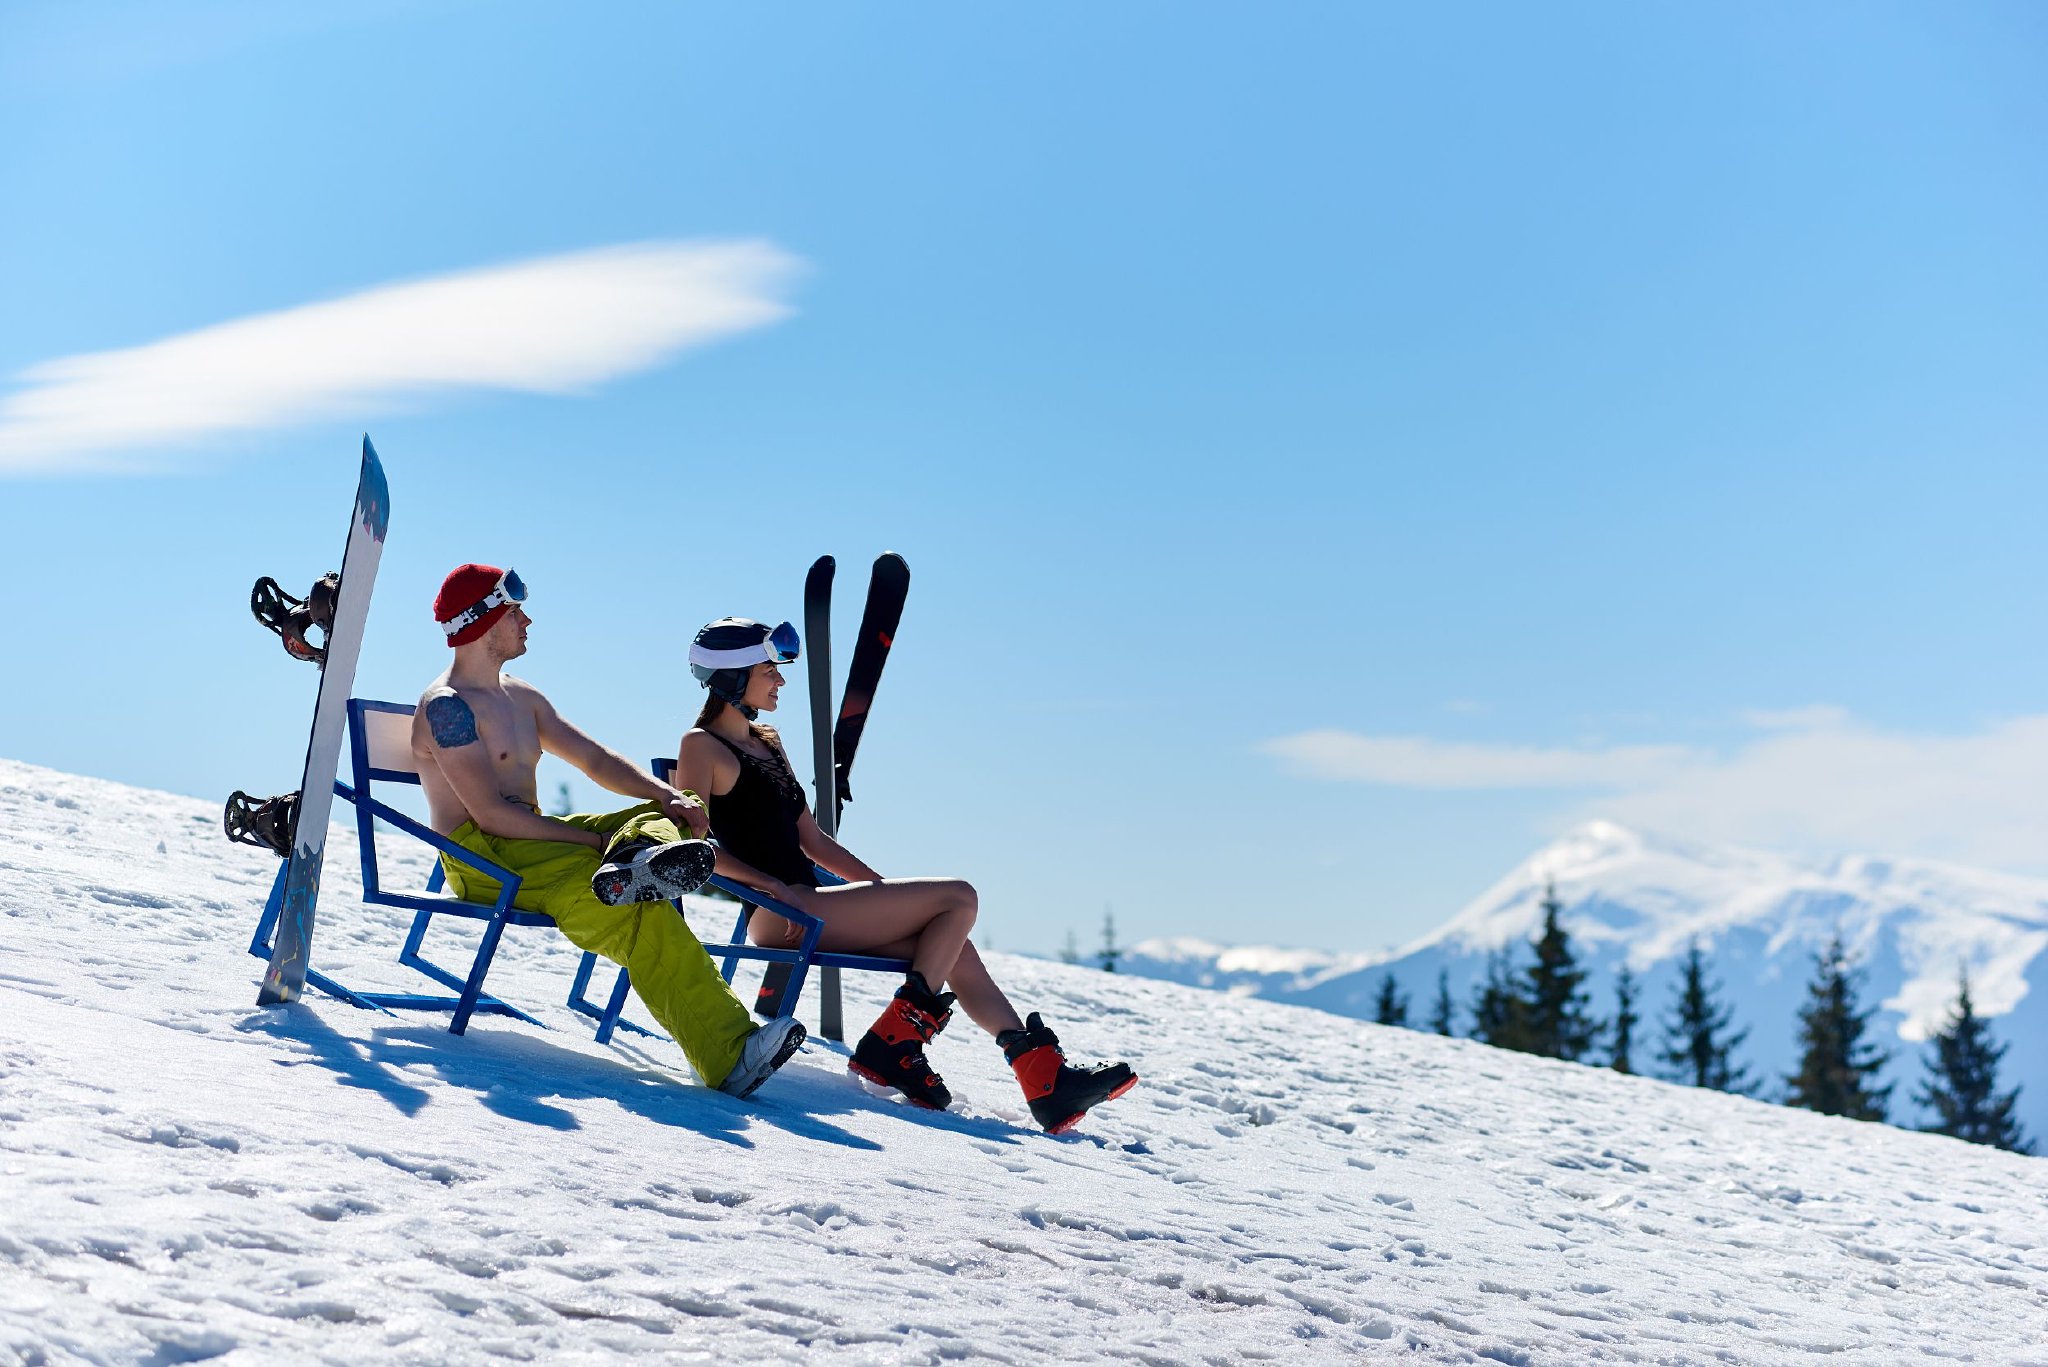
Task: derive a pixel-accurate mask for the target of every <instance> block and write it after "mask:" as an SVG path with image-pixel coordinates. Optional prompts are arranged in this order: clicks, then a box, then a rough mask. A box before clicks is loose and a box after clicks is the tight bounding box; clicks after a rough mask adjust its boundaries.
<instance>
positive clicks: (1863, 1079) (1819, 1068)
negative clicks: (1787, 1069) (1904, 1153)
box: [1785, 932, 1892, 1120]
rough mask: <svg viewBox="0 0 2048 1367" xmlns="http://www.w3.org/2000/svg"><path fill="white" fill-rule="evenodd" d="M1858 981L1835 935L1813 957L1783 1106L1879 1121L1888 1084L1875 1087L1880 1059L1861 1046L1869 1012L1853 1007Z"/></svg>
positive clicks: (1879, 1052) (1872, 1049) (1881, 1064)
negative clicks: (1797, 1051) (1793, 1070)
mask: <svg viewBox="0 0 2048 1367" xmlns="http://www.w3.org/2000/svg"><path fill="white" fill-rule="evenodd" d="M1861 978H1862V975H1861V974H1860V973H1859V972H1857V970H1856V968H1855V966H1854V965H1853V964H1851V963H1850V962H1849V956H1848V951H1847V950H1845V949H1844V948H1843V947H1842V937H1841V935H1840V933H1839V932H1838V933H1837V934H1836V935H1835V936H1834V938H1833V939H1831V940H1829V941H1828V945H1827V948H1826V949H1823V950H1822V951H1821V952H1820V953H1818V954H1816V955H1814V973H1813V980H1812V981H1811V982H1809V983H1808V984H1807V985H1806V1005H1805V1006H1802V1007H1801V1008H1799V1046H1800V1056H1799V1071H1798V1072H1796V1073H1793V1074H1791V1075H1790V1076H1789V1077H1787V1078H1786V1079H1785V1085H1786V1093H1785V1104H1786V1105H1788V1106H1803V1107H1805V1108H1806V1109H1807V1110H1809V1111H1819V1112H1820V1113H1821V1114H1822V1115H1843V1116H1847V1117H1849V1118H1850V1119H1851V1120H1883V1119H1884V1111H1885V1103H1886V1102H1888V1101H1889V1100H1890V1099H1891V1094H1892V1089H1891V1086H1890V1084H1886V1085H1885V1086H1882V1087H1880V1086H1878V1085H1877V1074H1878V1071H1879V1070H1880V1069H1882V1068H1883V1067H1884V1064H1885V1059H1886V1057H1887V1056H1886V1054H1885V1052H1884V1051H1883V1050H1881V1049H1879V1048H1878V1047H1877V1046H1876V1045H1874V1044H1870V1043H1868V1042H1866V1041H1865V1040H1864V1038H1863V1034H1864V1031H1865V1030H1867V1029H1869V1027H1870V1017H1871V1015H1872V1014H1873V1012H1874V1010H1875V1008H1869V1009H1863V1008H1859V1006H1858V1005H1857V1000H1856V998H1857V993H1858V991H1859V990H1860V989H1861V987H1862V982H1861Z"/></svg>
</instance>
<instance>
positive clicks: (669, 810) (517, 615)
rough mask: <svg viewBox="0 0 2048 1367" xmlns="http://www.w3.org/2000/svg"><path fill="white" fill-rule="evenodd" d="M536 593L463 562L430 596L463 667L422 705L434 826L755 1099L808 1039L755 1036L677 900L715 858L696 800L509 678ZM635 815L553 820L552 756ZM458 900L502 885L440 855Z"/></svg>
mask: <svg viewBox="0 0 2048 1367" xmlns="http://www.w3.org/2000/svg"><path fill="white" fill-rule="evenodd" d="M525 602H526V586H525V585H524V584H523V583H521V582H520V580H519V576H518V575H517V574H516V573H513V572H510V571H505V570H499V569H495V568H493V567H491V566H489V565H463V566H461V567H460V568H458V569H456V570H454V571H453V572H451V573H450V574H449V576H448V577H447V579H446V580H444V581H443V582H442V584H441V591H440V593H439V594H437V595H436V596H435V598H434V620H435V621H437V622H439V623H440V624H441V629H442V632H443V633H444V634H445V635H446V636H447V638H448V644H449V646H450V647H452V648H453V649H454V651H455V660H454V663H452V664H451V665H449V666H448V668H447V670H445V671H444V672H443V673H442V675H441V677H440V678H438V679H436V680H434V682H433V683H432V684H430V685H428V687H427V691H426V692H425V693H423V694H421V695H420V703H419V707H418V709H417V710H416V711H415V712H414V714H413V721H412V753H413V757H414V759H416V760H417V761H418V763H419V771H420V785H421V787H422V788H424V789H425V790H426V795H427V809H428V813H429V817H430V824H431V825H432V826H433V828H434V829H435V830H436V831H438V832H440V833H441V834H442V835H445V836H447V837H448V838H449V839H451V840H453V841H454V842H455V843H456V844H458V845H460V846H462V847H463V848H464V849H466V850H469V851H470V852H471V853H473V854H478V855H481V856H483V857H484V858H486V859H488V860H490V861H491V862H492V863H495V864H497V865H499V866H500V867H503V868H507V869H510V870H512V871H513V872H514V873H516V874H518V875H519V876H520V884H519V894H518V896H517V897H515V898H513V905H514V906H516V907H519V908H520V909H522V910H525V911H538V912H543V913H545V914H546V915H548V916H550V917H552V918H554V922H555V924H556V925H557V926H558V927H560V928H561V931H562V933H563V934H564V935H566V936H568V937H569V940H570V943H572V944H574V945H575V946H576V947H577V948H579V949H586V950H590V951H592V952H594V953H597V954H601V955H603V956H604V957H605V958H607V959H610V960H611V961H613V962H614V963H618V964H623V965H625V967H626V968H627V969H628V970H630V971H631V973H632V979H633V988H634V990H635V991H637V992H638V993H639V994H640V999H641V1001H643V1002H645V1003H646V1005H647V1009H648V1011H649V1012H650V1013H652V1014H653V1016H654V1018H655V1019H656V1020H657V1021H659V1022H661V1024H662V1026H663V1027H664V1028H666V1029H667V1030H668V1032H669V1035H670V1036H671V1037H672V1038H673V1039H674V1040H675V1041H676V1043H678V1044H680V1045H681V1046H682V1048H683V1053H684V1055H685V1056H686V1057H687V1058H688V1059H689V1061H690V1066H691V1067H692V1068H694V1069H696V1071H697V1075H698V1076H699V1077H701V1078H703V1079H704V1081H705V1083H706V1084H707V1085H709V1086H713V1087H716V1088H718V1089H719V1090H720V1091H723V1092H730V1093H731V1094H733V1095H734V1096H746V1095H748V1094H749V1093H751V1092H752V1091H753V1090H754V1089H755V1088H756V1087H759V1086H760V1085H761V1084H762V1083H763V1082H765V1081H766V1080H767V1078H768V1075H769V1074H770V1073H773V1072H774V1071H775V1070H776V1069H777V1068H779V1067H781V1066H782V1065H783V1063H784V1062H786V1061H787V1060H788V1059H789V1057H790V1055H792V1054H794V1053H795V1052H796V1050H797V1047H798V1046H799V1045H801V1044H802V1043H803V1040H804V1028H803V1026H801V1025H799V1024H797V1022H796V1021H795V1020H794V1019H792V1018H789V1017H783V1018H781V1019H779V1020H773V1021H770V1022H769V1023H768V1024H766V1025H763V1026H759V1027H756V1026H755V1024H754V1022H753V1019H752V1017H750V1016H749V1015H748V1014H747V1009H746V1008H745V1007H744V1006H742V1005H740V1001H739V998H737V997H735V996H734V995H733V992H732V989H731V988H730V987H729V986H727V985H726V983H725V980H724V979H723V978H721V977H720V976H719V974H718V970H717V968H716V967H715V966H713V964H712V962H711V956H710V955H709V954H706V953H705V952H704V946H703V945H702V944H701V943H700V942H699V941H698V939H697V937H696V936H695V935H694V934H692V933H691V931H690V927H689V926H688V925H687V924H686V923H685V922H684V920H683V918H682V914H681V913H680V912H678V911H677V910H676V909H675V907H674V906H673V905H671V904H670V902H669V901H668V899H669V898H671V897H679V896H681V895H682V894H683V893H685V892H692V891H695V890H696V889H697V888H698V887H700V886H702V884H703V882H704V879H705V878H706V877H707V876H708V875H709V874H710V872H711V867H712V860H713V858H714V856H715V852H714V850H713V849H712V847H711V846H710V845H708V844H706V843H705V842H704V841H702V840H690V839H684V837H683V833H682V830H681V829H680V827H688V828H689V830H690V832H691V833H692V834H693V835H698V836H701V835H702V834H703V833H704V832H705V830H706V829H707V827H708V821H707V818H706V813H705V810H704V804H703V803H702V802H701V801H700V800H699V799H698V797H697V795H696V794H695V793H692V792H688V791H680V790H678V789H675V788H672V787H670V786H669V785H668V784H666V783H663V782H661V781H659V780H658V779H655V778H654V777H652V776H651V775H649V774H647V773H646V772H645V771H643V770H641V769H640V768H638V767H637V766H635V765H634V764H633V763H632V762H630V761H629V760H627V759H626V757H625V756H623V755H621V754H619V753H618V752H617V751H616V750H610V749H607V748H606V747H604V746H602V745H600V744H598V743H597V742H596V741H594V740H592V739H591V738H590V737H589V736H586V735H585V734H583V732H581V731H579V730H577V729H576V728H575V727H574V726H571V725H570V724H569V723H568V722H566V721H564V720H563V719H562V717H561V716H560V714H559V713H557V712H556V711H555V709H554V707H553V705H552V704H550V703H549V702H548V700H547V699H546V698H545V697H543V696H541V693H540V690H539V689H537V688H535V687H534V686H533V685H532V684H529V683H527V682H525V681H524V680H522V679H516V678H513V677H512V676H510V675H508V674H506V673H505V672H504V669H505V664H506V662H507V661H510V660H516V659H518V658H519V657H520V656H521V655H524V654H525V653H526V633H527V629H528V627H529V626H531V625H532V619H531V618H530V617H528V616H527V615H526V608H525V606H524V604H525ZM543 751H545V752H546V753H548V754H551V755H555V756H557V757H559V758H561V759H564V760H566V761H568V762H569V763H570V764H573V765H575V766H576V767H577V768H578V769H580V770H582V771H583V772H584V773H585V774H586V775H588V776H589V778H590V780H591V781H592V782H593V783H596V784H598V785H599V786H601V787H604V788H608V789H610V790H611V791H612V792H615V793H620V794H623V795H624V796H627V797H633V798H639V799H642V801H641V802H640V805H638V806H636V807H628V808H626V809H625V810H624V811H618V812H611V813H608V814H605V815H601V816H570V817H561V818H556V817H551V816H543V815H541V812H540V803H539V802H538V800H537V797H538V786H537V779H536V769H537V766H538V765H539V762H540V757H541V753H542V752H543ZM441 867H442V870H443V871H444V873H445V874H446V875H447V879H448V886H449V889H450V890H451V891H452V892H454V893H455V895H456V896H458V897H460V898H462V899H463V900H465V901H471V902H490V901H493V900H495V899H496V897H497V895H498V891H499V885H498V882H497V880H495V879H493V878H490V877H488V876H486V875H484V874H482V873H479V872H478V871H477V870H475V869H473V868H470V867H469V866H467V865H465V864H463V863H461V862H460V861H458V860H455V859H451V858H449V857H448V856H446V855H443V856H442V858H441Z"/></svg>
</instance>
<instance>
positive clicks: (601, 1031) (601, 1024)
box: [597, 968, 633, 1044]
mask: <svg viewBox="0 0 2048 1367" xmlns="http://www.w3.org/2000/svg"><path fill="white" fill-rule="evenodd" d="M632 985H633V975H632V974H630V973H628V972H627V971H626V970H625V969H623V968H621V969H620V970H619V976H618V979H617V981H615V982H614V983H613V984H612V996H611V1000H610V1001H608V1002H606V1003H605V1005H604V1015H603V1016H601V1017H599V1018H598V1022H597V1042H598V1043H599V1044H610V1043H611V1042H612V1032H613V1031H615V1030H617V1029H618V1028H619V1013H620V1012H621V1011H624V1010H625V1009H626V989H627V988H629V987H631V986H632Z"/></svg>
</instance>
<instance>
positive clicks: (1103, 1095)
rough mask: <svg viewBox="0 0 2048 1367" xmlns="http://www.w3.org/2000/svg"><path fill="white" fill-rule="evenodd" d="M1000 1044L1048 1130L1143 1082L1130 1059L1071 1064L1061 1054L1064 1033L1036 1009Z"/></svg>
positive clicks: (1057, 1130) (1072, 1122)
mask: <svg viewBox="0 0 2048 1367" xmlns="http://www.w3.org/2000/svg"><path fill="white" fill-rule="evenodd" d="M996 1043H997V1044H1000V1045H1002V1046H1003V1057H1004V1058H1007V1059H1008V1060H1010V1068H1011V1070H1012V1071H1013V1072H1015V1073H1016V1074H1017V1082H1018V1084H1019V1085H1020V1086H1022V1087H1023V1088H1024V1099H1025V1100H1026V1101H1029V1102H1030V1103H1031V1118H1032V1119H1033V1120H1036V1121H1037V1122H1038V1123H1039V1124H1040V1125H1041V1126H1042V1127H1044V1129H1045V1131H1046V1133H1048V1134H1065V1133H1066V1132H1067V1131H1068V1130H1071V1129H1073V1128H1074V1126H1076V1125H1078V1124H1080V1123H1081V1117H1082V1116H1084V1115H1086V1114H1088V1112H1089V1111H1090V1110H1091V1109H1093V1108H1094V1107H1096V1106H1100V1105H1101V1104H1102V1103H1103V1102H1105V1101H1114V1100H1116V1099H1117V1098H1118V1097H1120V1096H1122V1095H1123V1094H1124V1093H1125V1092H1128V1091H1130V1090H1131V1088H1133V1087H1135V1086H1137V1085H1138V1075H1137V1074H1136V1073H1134V1072H1132V1071H1131V1065H1130V1064H1128V1063H1098V1064H1095V1065H1093V1066H1091V1067H1087V1068H1075V1067H1073V1066H1071V1065H1070V1064H1069V1063H1068V1062H1067V1056H1066V1055H1065V1054H1063V1053H1061V1052H1060V1038H1059V1036H1058V1035H1055V1034H1054V1033H1053V1032H1052V1031H1051V1030H1050V1029H1048V1028H1047V1027H1046V1024H1045V1022H1044V1021H1043V1020H1041V1019H1039V1015H1038V1013H1037V1012H1036V1011H1033V1012H1032V1013H1031V1014H1030V1015H1029V1016H1026V1017H1025V1018H1024V1028H1023V1029H1022V1030H1005V1031H1003V1032H1002V1033H1001V1034H1000V1035H997V1036H996Z"/></svg>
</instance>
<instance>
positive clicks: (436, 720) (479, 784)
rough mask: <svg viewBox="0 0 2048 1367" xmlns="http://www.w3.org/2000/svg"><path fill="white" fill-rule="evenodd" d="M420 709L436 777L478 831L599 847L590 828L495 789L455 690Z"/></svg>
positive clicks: (470, 714)
mask: <svg viewBox="0 0 2048 1367" xmlns="http://www.w3.org/2000/svg"><path fill="white" fill-rule="evenodd" d="M424 710H425V712H426V715H427V733H428V735H430V736H431V737H432V738H433V742H434V760H435V762H436V763H438V764H439V765H440V766H441V776H442V777H443V778H445V779H447V780H448V786H449V787H450V788H453V789H454V790H455V796H456V797H458V798H459V799H461V801H462V808H463V810H464V811H466V812H468V813H469V819H470V820H471V821H473V822H475V823H476V828H477V829H478V830H480V831H482V832H483V833H484V834H485V835H494V836H499V837H502V838H504V839H506V840H558V841H561V842H563V843H565V844H572V845H588V846H590V847H591V848H593V849H603V848H604V843H605V837H604V836H602V835H600V834H598V833H597V832H596V831H586V830H583V829H581V828H579V827H576V826H571V825H570V824H569V823H568V822H566V821H556V820H555V819H554V818H553V817H546V816H542V815H541V814H540V813H538V812H535V811H533V810H531V809H530V808H528V807H526V806H525V805H524V804H522V803H520V802H518V801H516V800H514V799H512V798H508V797H507V796H506V795H505V794H503V793H501V792H499V791H498V779H497V775H496V774H495V773H493V772H492V770H491V757H490V752H489V750H488V749H487V748H486V747H485V745H484V744H483V742H482V741H481V740H479V739H478V737H477V726H476V713H475V712H474V711H472V710H471V709H470V706H469V704H468V703H466V702H464V701H463V700H462V696H461V695H460V694H458V693H442V694H440V695H438V696H436V697H433V698H429V699H428V700H427V704H426V707H425V709H424Z"/></svg>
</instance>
